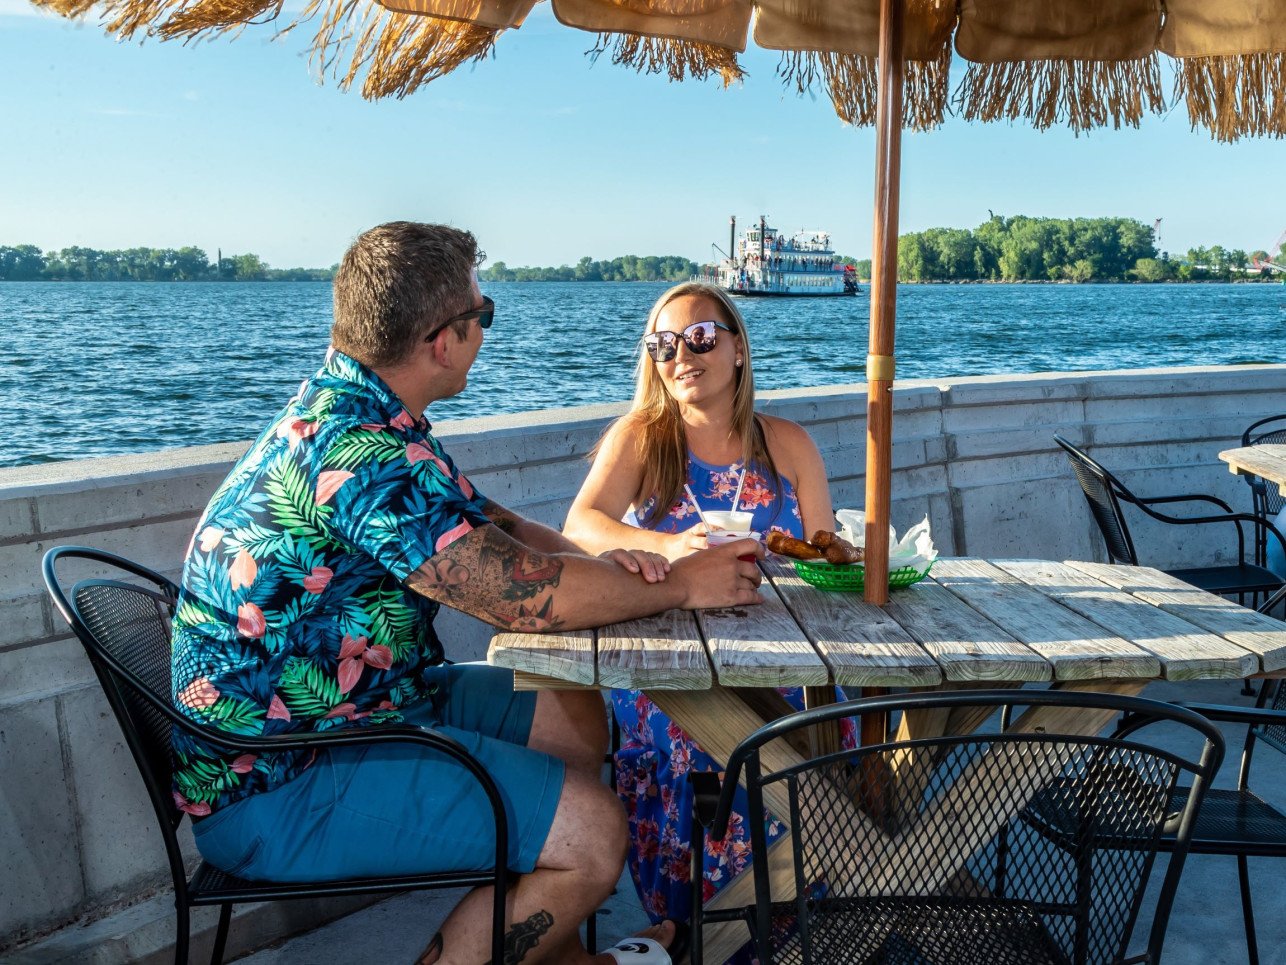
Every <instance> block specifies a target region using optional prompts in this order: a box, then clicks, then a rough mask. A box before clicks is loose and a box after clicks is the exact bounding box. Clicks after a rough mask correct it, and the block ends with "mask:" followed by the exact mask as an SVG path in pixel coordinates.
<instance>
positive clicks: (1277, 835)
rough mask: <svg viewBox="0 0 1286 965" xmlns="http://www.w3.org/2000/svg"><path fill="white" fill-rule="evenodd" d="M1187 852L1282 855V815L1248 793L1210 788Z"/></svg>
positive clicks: (1285, 843)
mask: <svg viewBox="0 0 1286 965" xmlns="http://www.w3.org/2000/svg"><path fill="white" fill-rule="evenodd" d="M1163 843H1164V839H1163ZM1190 848H1191V850H1192V851H1193V852H1195V853H1204V854H1227V853H1228V852H1229V850H1231V849H1234V848H1235V849H1236V850H1237V851H1238V852H1239V853H1242V854H1252V855H1263V856H1283V855H1286V814H1282V813H1281V812H1280V811H1278V810H1277V809H1276V808H1275V807H1273V806H1272V805H1271V804H1269V803H1267V802H1266V801H1265V800H1264V799H1263V798H1261V797H1260V796H1259V795H1258V794H1256V793H1255V792H1254V791H1251V790H1249V789H1245V790H1237V789H1235V788H1212V789H1210V790H1209V791H1207V792H1206V799H1205V802H1204V803H1203V804H1202V805H1201V810H1200V811H1198V812H1197V824H1196V828H1195V830H1194V831H1193V832H1192V843H1191V845H1190Z"/></svg>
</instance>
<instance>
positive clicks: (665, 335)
mask: <svg viewBox="0 0 1286 965" xmlns="http://www.w3.org/2000/svg"><path fill="white" fill-rule="evenodd" d="M643 344H644V345H645V346H646V347H647V354H648V355H650V356H652V361H653V362H668V361H670V359H672V358H674V355H675V351H676V347H677V345H678V339H677V338H675V336H674V334H673V333H672V332H656V333H653V334H651V335H648V336H645V337H644V339H643Z"/></svg>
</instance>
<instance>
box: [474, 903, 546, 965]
mask: <svg viewBox="0 0 1286 965" xmlns="http://www.w3.org/2000/svg"><path fill="white" fill-rule="evenodd" d="M553 926H554V916H553V915H551V914H550V913H549V912H547V911H538V912H536V913H535V914H534V915H532V916H531V917H530V918H528V919H527V920H526V921H520V922H518V924H516V925H514V926H513V928H511V929H509V932H508V934H506V935H505V960H504V965H518V963H519V962H521V961H522V960H523V959H524V958H526V957H527V953H528V952H529V951H531V950H532V949H533V948H535V947H536V946H537V945H538V944H540V936H541V935H543V934H545V932H547V931H549V929H550V928H552V927H553ZM488 965H492V963H488Z"/></svg>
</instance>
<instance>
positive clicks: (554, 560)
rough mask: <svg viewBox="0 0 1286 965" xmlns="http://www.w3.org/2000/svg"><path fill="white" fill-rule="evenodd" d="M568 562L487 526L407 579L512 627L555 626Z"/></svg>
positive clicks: (536, 628)
mask: <svg viewBox="0 0 1286 965" xmlns="http://www.w3.org/2000/svg"><path fill="white" fill-rule="evenodd" d="M563 566H564V561H563V560H562V559H561V558H559V557H558V556H550V555H546V554H544V553H538V552H536V551H535V550H532V549H530V548H528V547H527V546H524V545H523V544H522V543H518V542H516V541H514V540H513V539H511V538H509V537H508V536H506V535H504V534H503V533H501V532H499V531H498V530H497V527H494V526H482V527H479V528H478V529H476V530H474V531H473V532H472V533H470V534H469V535H468V536H466V537H464V538H463V539H459V540H456V542H454V543H452V544H451V545H450V546H448V547H447V548H446V549H444V550H443V551H442V552H441V553H439V554H438V555H436V556H434V557H433V558H432V559H430V560H428V561H426V562H425V563H424V564H423V565H422V566H421V567H420V568H419V569H418V570H416V571H415V572H414V573H413V574H411V577H410V578H409V579H408V580H407V585H408V586H410V588H411V589H413V590H416V591H417V592H420V593H423V594H425V595H426V596H429V597H432V598H433V599H435V600H439V601H441V602H443V603H446V604H447V605H448V606H453V607H455V608H456V609H459V610H463V611H465V612H468V613H472V614H473V615H475V616H481V617H483V618H487V619H490V620H491V621H492V622H493V623H495V624H497V625H499V626H505V627H508V628H509V629H511V630H518V631H535V632H539V631H542V630H555V629H558V628H559V627H561V626H562V623H563V620H562V618H561V617H560V616H558V614H557V613H556V612H555V610H554V592H553V591H554V590H556V589H557V588H558V584H559V581H560V580H561V579H562V575H563Z"/></svg>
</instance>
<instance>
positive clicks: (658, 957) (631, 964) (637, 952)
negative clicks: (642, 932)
mask: <svg viewBox="0 0 1286 965" xmlns="http://www.w3.org/2000/svg"><path fill="white" fill-rule="evenodd" d="M603 952H604V954H607V955H611V956H612V958H613V960H614V961H616V962H617V965H670V962H671V961H672V959H671V958H670V953H669V952H667V951H666V950H665V946H664V945H662V944H661V943H660V942H658V941H654V940H653V939H651V938H623V939H621V940H620V941H619V942H617V943H616V944H615V945H613V946H612V947H611V948H605V949H603Z"/></svg>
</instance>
